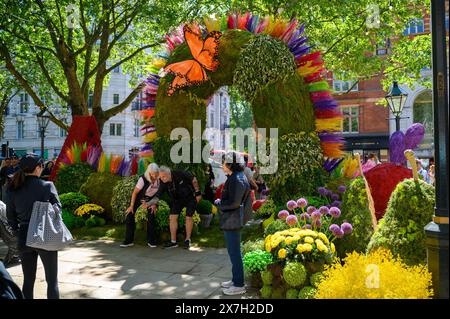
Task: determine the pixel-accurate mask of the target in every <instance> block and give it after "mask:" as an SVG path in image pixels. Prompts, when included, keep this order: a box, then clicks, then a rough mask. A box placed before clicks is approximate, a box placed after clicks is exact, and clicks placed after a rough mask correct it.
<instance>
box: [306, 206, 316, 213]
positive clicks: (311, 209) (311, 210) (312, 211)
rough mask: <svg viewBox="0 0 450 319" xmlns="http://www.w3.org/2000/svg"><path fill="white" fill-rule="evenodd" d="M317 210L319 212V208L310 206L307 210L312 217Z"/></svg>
mask: <svg viewBox="0 0 450 319" xmlns="http://www.w3.org/2000/svg"><path fill="white" fill-rule="evenodd" d="M316 210H317V208H315V207H314V206H308V208H307V209H306V212H307V213H308V214H310V215H311V214H312V213H314V211H316Z"/></svg>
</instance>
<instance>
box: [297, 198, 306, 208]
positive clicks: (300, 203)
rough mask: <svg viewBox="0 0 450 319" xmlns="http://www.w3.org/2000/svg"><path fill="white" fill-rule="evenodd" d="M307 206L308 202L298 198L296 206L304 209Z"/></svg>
mask: <svg viewBox="0 0 450 319" xmlns="http://www.w3.org/2000/svg"><path fill="white" fill-rule="evenodd" d="M307 205H308V201H307V200H306V199H305V198H300V199H298V200H297V206H298V207H300V208H303V207H306V206H307Z"/></svg>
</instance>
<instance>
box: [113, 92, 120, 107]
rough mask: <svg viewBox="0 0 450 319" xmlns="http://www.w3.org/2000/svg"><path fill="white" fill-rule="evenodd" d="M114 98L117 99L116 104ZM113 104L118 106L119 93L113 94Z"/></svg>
mask: <svg viewBox="0 0 450 319" xmlns="http://www.w3.org/2000/svg"><path fill="white" fill-rule="evenodd" d="M116 97H117V102H116ZM113 104H115V105H117V104H120V94H119V93H114V94H113Z"/></svg>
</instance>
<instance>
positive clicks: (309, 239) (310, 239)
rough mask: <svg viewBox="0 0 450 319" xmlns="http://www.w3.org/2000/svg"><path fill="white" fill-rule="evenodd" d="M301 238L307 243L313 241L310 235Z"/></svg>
mask: <svg viewBox="0 0 450 319" xmlns="http://www.w3.org/2000/svg"><path fill="white" fill-rule="evenodd" d="M303 240H304V241H305V243H308V244H313V243H314V239H313V238H312V237H309V236H307V237H305V238H304V239H303Z"/></svg>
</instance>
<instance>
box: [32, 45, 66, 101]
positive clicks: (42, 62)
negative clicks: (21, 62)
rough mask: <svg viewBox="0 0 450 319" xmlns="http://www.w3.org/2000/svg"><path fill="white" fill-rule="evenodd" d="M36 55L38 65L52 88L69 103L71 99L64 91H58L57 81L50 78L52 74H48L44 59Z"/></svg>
mask: <svg viewBox="0 0 450 319" xmlns="http://www.w3.org/2000/svg"><path fill="white" fill-rule="evenodd" d="M35 54H36V59H37V62H38V65H39V67H40V68H41V70H42V73H43V74H44V76H45V78H46V79H47V81H48V83H49V84H50V86H51V87H52V89H53V91H55V93H56V94H57V95H58V96H59V97H60V98H62V99H63V100H64V101H65V102H66V103H69V101H70V99H69V97H68V96H67V95H64V94H63V93H62V91H61V90H60V89H58V87H57V86H56V84H55V81H53V79H52V77H51V76H50V73H49V72H48V70H47V68H46V67H45V64H44V60H43V59H42V57H40V56H39V54H38V53H37V52H35Z"/></svg>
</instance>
